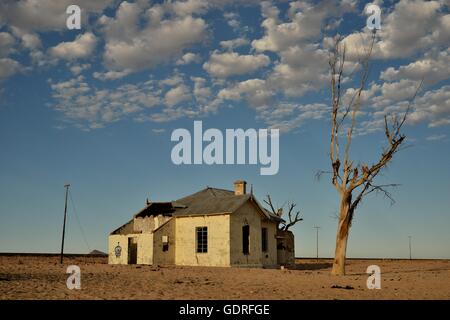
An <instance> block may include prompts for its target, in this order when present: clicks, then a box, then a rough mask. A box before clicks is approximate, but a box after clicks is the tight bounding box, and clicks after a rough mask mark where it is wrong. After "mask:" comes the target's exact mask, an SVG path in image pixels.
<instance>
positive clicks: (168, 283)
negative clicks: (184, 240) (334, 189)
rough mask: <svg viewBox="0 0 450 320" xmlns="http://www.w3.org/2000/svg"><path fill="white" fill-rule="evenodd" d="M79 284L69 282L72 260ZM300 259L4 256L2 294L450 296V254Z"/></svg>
mask: <svg viewBox="0 0 450 320" xmlns="http://www.w3.org/2000/svg"><path fill="white" fill-rule="evenodd" d="M71 264H74V265H78V266H79V267H80V268H81V289H80V290H69V289H67V287H66V280H67V277H68V276H69V275H68V274H66V273H65V272H66V268H67V266H68V265H71ZM373 264H375V265H378V266H379V267H380V268H381V273H382V274H381V289H380V290H369V289H367V287H366V281H367V278H368V274H366V273H365V272H366V269H367V266H369V265H373ZM330 268H331V260H328V259H320V260H319V261H316V260H312V259H298V260H297V264H296V267H295V269H285V270H280V269H250V268H218V267H175V266H139V265H128V266H127V265H108V264H107V259H106V258H104V257H68V258H66V259H65V261H64V264H63V265H61V264H59V258H58V257H56V256H52V257H42V256H39V257H38V256H0V299H170V300H172V299H214V300H227V299H255V300H260V299H283V300H286V299H446V300H448V299H450V260H412V261H409V260H387V259H386V260H348V262H347V275H346V276H344V277H334V276H331V275H330Z"/></svg>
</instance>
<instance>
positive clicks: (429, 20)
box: [344, 0, 450, 60]
mask: <svg viewBox="0 0 450 320" xmlns="http://www.w3.org/2000/svg"><path fill="white" fill-rule="evenodd" d="M443 6H444V4H443V3H442V2H439V1H422V0H401V1H399V2H398V3H396V5H395V7H394V9H393V10H392V11H391V12H390V13H388V14H387V16H386V18H383V20H382V25H381V30H380V31H379V32H378V33H377V40H376V42H375V45H374V48H373V57H375V58H382V59H392V58H406V57H409V56H412V55H413V54H415V53H417V52H419V51H423V50H424V49H427V48H430V47H432V46H441V45H444V46H448V43H449V41H450V32H448V30H449V26H450V15H449V14H444V13H443V11H444V10H442V9H443ZM370 37H371V32H370V31H369V30H368V29H367V28H364V30H363V31H362V32H355V33H352V34H350V35H348V36H347V37H346V38H345V40H344V42H345V43H346V47H347V49H348V50H347V58H348V59H353V60H354V59H357V58H358V57H361V56H362V54H363V53H364V50H365V49H367V48H368V45H369V43H370Z"/></svg>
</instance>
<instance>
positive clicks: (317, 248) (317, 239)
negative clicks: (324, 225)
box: [314, 226, 320, 261]
mask: <svg viewBox="0 0 450 320" xmlns="http://www.w3.org/2000/svg"><path fill="white" fill-rule="evenodd" d="M314 228H315V229H316V259H317V261H319V229H320V227H317V226H314Z"/></svg>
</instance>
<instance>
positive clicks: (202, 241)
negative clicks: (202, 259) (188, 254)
mask: <svg viewBox="0 0 450 320" xmlns="http://www.w3.org/2000/svg"><path fill="white" fill-rule="evenodd" d="M196 233H197V253H206V252H208V227H197V228H196Z"/></svg>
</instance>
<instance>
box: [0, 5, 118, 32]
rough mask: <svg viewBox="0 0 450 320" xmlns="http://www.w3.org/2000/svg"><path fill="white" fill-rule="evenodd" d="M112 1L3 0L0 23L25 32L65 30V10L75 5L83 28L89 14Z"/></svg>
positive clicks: (98, 10) (96, 12) (96, 11)
mask: <svg viewBox="0 0 450 320" xmlns="http://www.w3.org/2000/svg"><path fill="white" fill-rule="evenodd" d="M111 3H113V0H96V1H91V0H58V1H54V0H21V1H16V0H3V1H1V2H0V21H2V20H3V21H4V22H5V23H6V24H8V25H9V26H13V27H16V28H18V29H21V30H24V31H25V30H26V31H60V30H66V29H67V26H66V19H67V14H66V8H67V7H68V6H69V5H71V4H76V5H78V6H79V7H80V8H82V10H83V15H82V19H83V26H86V23H87V17H88V15H89V14H98V13H100V12H102V11H103V9H104V8H106V7H107V6H108V5H110V4H111Z"/></svg>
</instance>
